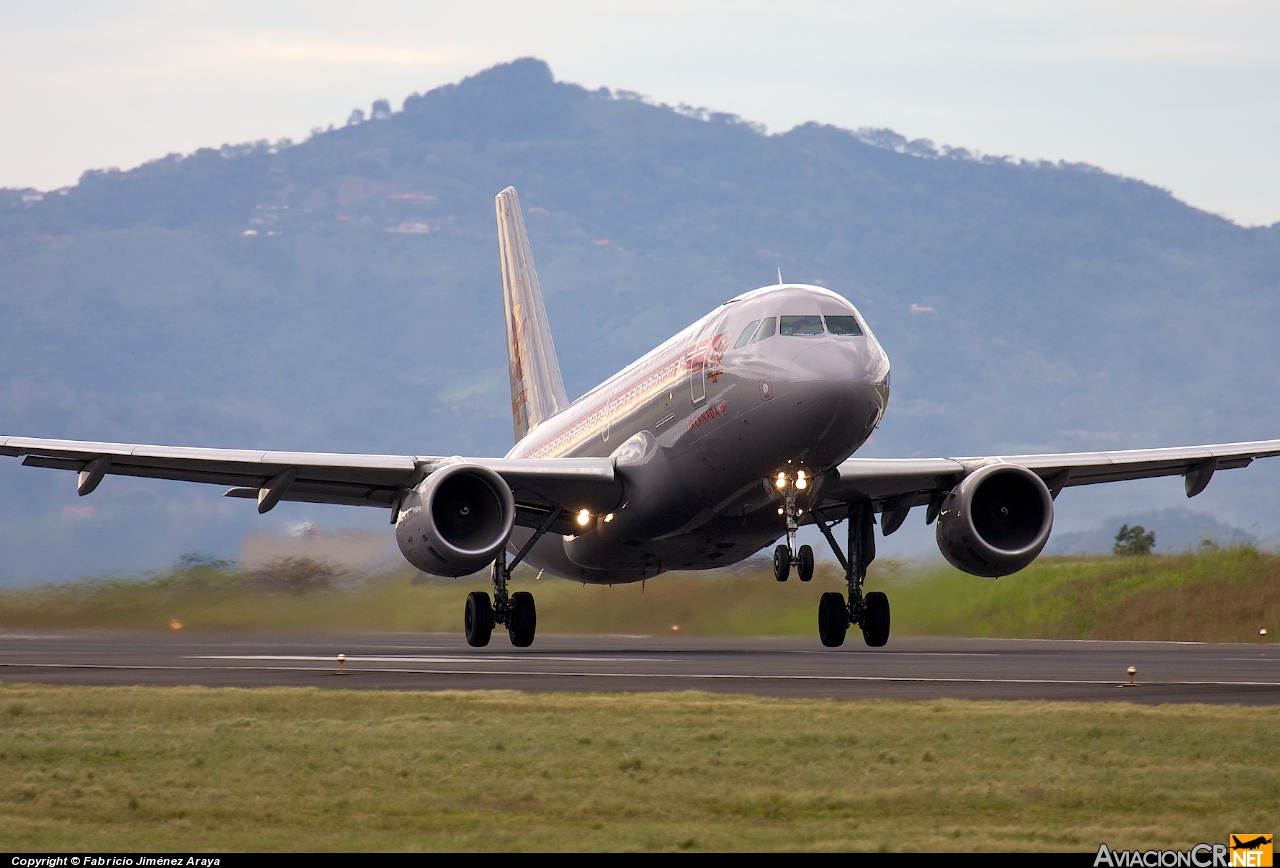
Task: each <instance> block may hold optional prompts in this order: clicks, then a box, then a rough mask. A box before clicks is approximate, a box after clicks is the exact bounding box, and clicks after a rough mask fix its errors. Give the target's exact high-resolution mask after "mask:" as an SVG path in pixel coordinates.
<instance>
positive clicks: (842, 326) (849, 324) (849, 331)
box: [825, 316, 862, 335]
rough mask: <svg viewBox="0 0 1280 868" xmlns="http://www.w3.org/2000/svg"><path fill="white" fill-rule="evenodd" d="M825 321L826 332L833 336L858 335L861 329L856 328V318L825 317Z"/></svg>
mask: <svg viewBox="0 0 1280 868" xmlns="http://www.w3.org/2000/svg"><path fill="white" fill-rule="evenodd" d="M825 319H826V321H827V331H829V332H831V333H832V334H833V335H860V334H862V329H861V328H860V327H859V326H858V318H857V317H852V316H829V317H825Z"/></svg>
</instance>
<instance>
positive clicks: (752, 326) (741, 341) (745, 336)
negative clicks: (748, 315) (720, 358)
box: [733, 319, 760, 350]
mask: <svg viewBox="0 0 1280 868" xmlns="http://www.w3.org/2000/svg"><path fill="white" fill-rule="evenodd" d="M758 325H760V320H758V319H753V320H752V321H751V322H749V323H747V327H746V328H744V329H743V330H742V334H740V335H738V342H737V343H736V344H734V345H733V348H734V349H735V350H736V349H737V348H738V347H740V346H743V345H745V344H746V342H747V341H749V340H751V335H752V334H753V333H754V332H755V330H756V326H758Z"/></svg>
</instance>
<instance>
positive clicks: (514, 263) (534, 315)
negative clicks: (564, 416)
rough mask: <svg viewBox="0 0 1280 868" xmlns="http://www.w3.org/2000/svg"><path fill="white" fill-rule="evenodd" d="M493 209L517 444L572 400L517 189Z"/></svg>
mask: <svg viewBox="0 0 1280 868" xmlns="http://www.w3.org/2000/svg"><path fill="white" fill-rule="evenodd" d="M495 205H496V207H497V211H498V253H499V255H500V257H501V260H502V304H503V307H504V308H505V309H506V315H507V362H508V364H509V365H510V366H511V417H512V422H513V423H514V424H515V430H516V442H517V443H518V442H520V440H521V439H523V438H524V435H526V434H528V433H529V430H530V429H531V428H533V427H534V426H535V425H537V424H538V423H539V422H541V421H542V420H543V419H546V418H548V417H549V416H554V415H555V414H556V413H559V412H560V411H561V410H563V409H564V408H565V407H568V406H569V397H568V395H566V394H565V391H564V380H562V379H561V378H560V362H559V361H557V360H556V347H555V344H554V343H552V341H551V326H550V325H549V324H548V322H547V309H546V308H545V307H544V306H543V304H542V290H541V289H539V288H538V273H537V272H536V271H534V268H533V253H532V252H530V250H529V235H528V233H526V232H525V229H524V215H523V214H521V213H520V199H519V198H518V197H517V196H516V188H515V187H508V188H507V189H505V190H503V191H502V192H501V193H499V194H498V196H497V199H496V201H495Z"/></svg>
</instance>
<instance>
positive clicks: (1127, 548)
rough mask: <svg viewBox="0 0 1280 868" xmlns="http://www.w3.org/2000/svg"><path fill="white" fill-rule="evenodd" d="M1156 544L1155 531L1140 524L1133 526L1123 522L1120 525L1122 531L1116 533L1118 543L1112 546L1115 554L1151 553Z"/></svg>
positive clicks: (1112, 551)
mask: <svg viewBox="0 0 1280 868" xmlns="http://www.w3.org/2000/svg"><path fill="white" fill-rule="evenodd" d="M1155 544H1156V532H1155V531H1148V530H1147V529H1146V528H1144V527H1143V526H1142V525H1140V524H1135V525H1134V526H1133V527H1129V525H1127V524H1122V525H1120V532H1119V533H1117V534H1116V544H1115V545H1114V546H1112V548H1111V553H1112V554H1115V555H1149V554H1151V549H1152V547H1153V546H1154V545H1155Z"/></svg>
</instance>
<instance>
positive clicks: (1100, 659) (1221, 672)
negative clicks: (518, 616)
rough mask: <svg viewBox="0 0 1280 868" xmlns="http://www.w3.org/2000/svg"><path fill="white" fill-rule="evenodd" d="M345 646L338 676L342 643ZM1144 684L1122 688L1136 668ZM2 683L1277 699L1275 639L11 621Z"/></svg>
mask: <svg viewBox="0 0 1280 868" xmlns="http://www.w3.org/2000/svg"><path fill="white" fill-rule="evenodd" d="M339 654H343V655H345V660H344V661H343V663H342V665H343V669H344V674H343V675H342V676H339V675H337V667H338V655H339ZM1130 666H1133V667H1134V668H1135V669H1136V670H1137V672H1136V677H1135V680H1136V682H1137V685H1138V686H1136V687H1123V688H1122V687H1119V685H1120V684H1122V683H1125V682H1126V681H1127V676H1126V674H1125V673H1126V670H1127V669H1128V667H1130ZM0 681H7V682H28V683H30V682H36V683H43V684H80V685H103V686H105V685H154V686H175V685H204V686H209V687H322V688H330V689H333V688H342V689H382V690H525V691H535V692H545V691H573V692H582V691H587V692H644V691H671V690H704V691H711V692H716V693H740V694H751V695H757V696H776V697H796V698H799V697H805V698H830V699H941V698H954V699H975V700H1028V699H1039V700H1071V701H1123V702H1138V703H1171V702H1172V703H1180V702H1204V703H1228V704H1242V705H1277V704H1280V651H1278V650H1277V649H1276V648H1275V647H1274V646H1272V645H1225V644H1224V645H1208V644H1197V643H1189V642H1188V643H1183V642H1082V641H1050V640H1029V639H955V638H940V637H903V638H896V639H895V640H894V642H893V644H892V645H890V646H889V647H887V648H883V649H876V650H871V649H868V648H866V647H865V646H864V645H862V643H860V642H859V643H849V644H847V645H846V646H845V647H844V648H842V649H840V650H829V649H823V648H820V647H819V646H818V644H817V642H816V641H815V640H812V639H807V638H806V639H795V638H749V639H723V638H716V639H684V638H668V637H654V636H609V635H604V636H566V635H546V636H541V637H539V642H538V646H537V648H536V650H528V651H521V652H518V653H513V652H512V650H511V649H510V648H504V647H503V645H501V644H497V643H495V644H494V645H493V646H491V647H490V648H479V649H477V648H469V647H467V645H466V643H465V641H464V640H463V638H462V637H461V636H460V635H456V634H439V633H382V634H371V633H362V634H354V633H353V634H345V635H336V634H311V635H298V634H254V635H246V634H239V635H236V634H226V635H200V634H191V633H182V632H174V633H170V634H164V633H140V632H123V631H121V632H111V631H59V632H56V633H53V632H20V631H5V632H3V633H0Z"/></svg>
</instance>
